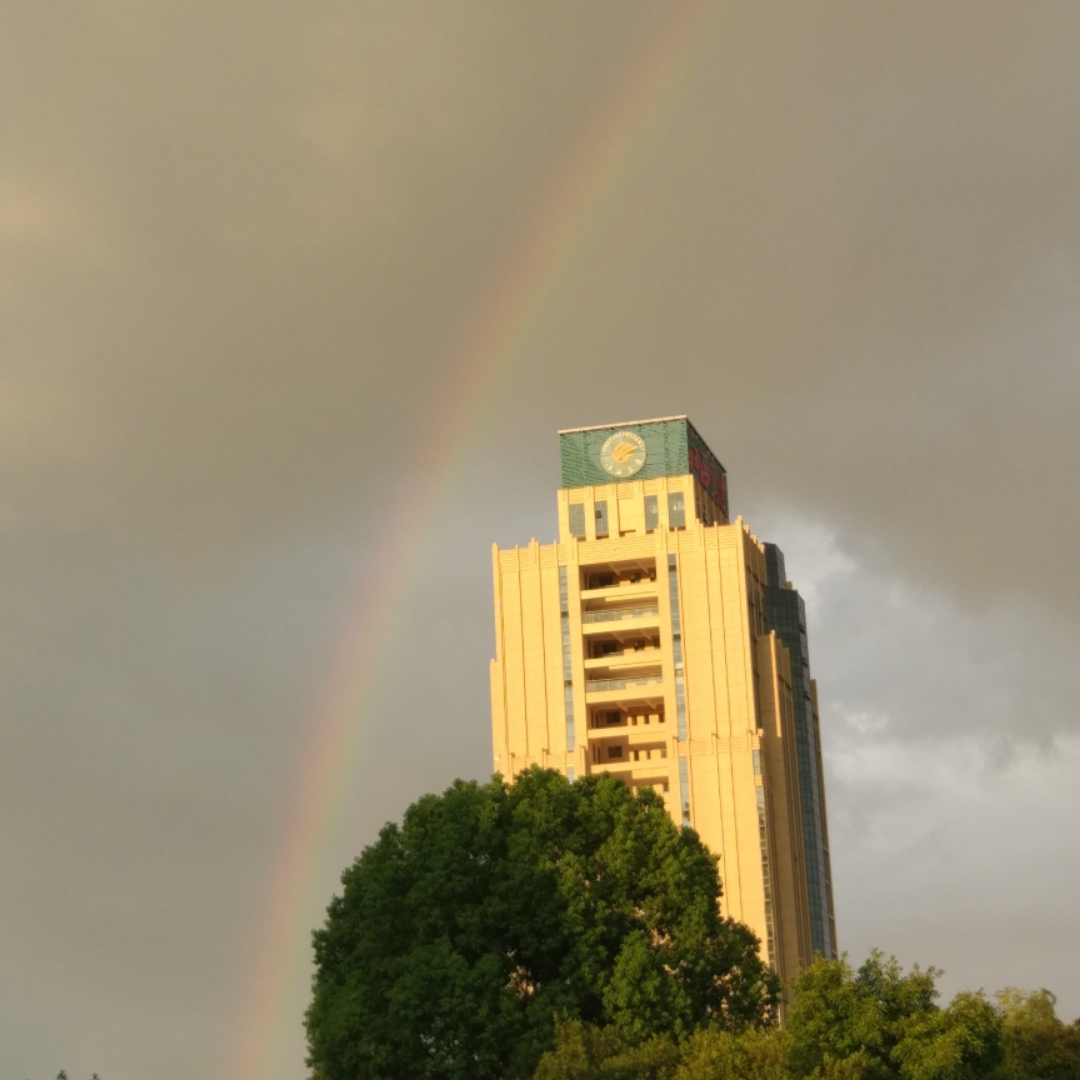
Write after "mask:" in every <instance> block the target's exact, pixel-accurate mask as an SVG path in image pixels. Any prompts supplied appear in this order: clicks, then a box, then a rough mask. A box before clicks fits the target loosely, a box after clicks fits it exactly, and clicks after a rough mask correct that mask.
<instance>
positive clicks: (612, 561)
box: [491, 416, 835, 978]
mask: <svg viewBox="0 0 1080 1080" xmlns="http://www.w3.org/2000/svg"><path fill="white" fill-rule="evenodd" d="M559 441H560V452H561V462H562V484H563V486H562V488H561V489H560V490H559V492H558V513H559V540H558V542H557V543H554V544H539V543H537V542H536V541H535V540H533V541H532V542H531V543H530V544H529V545H528V546H527V547H523V548H511V549H507V550H500V549H499V548H498V547H497V546H496V547H495V548H494V549H493V553H492V555H493V570H494V584H495V637H496V655H495V659H494V660H493V661H492V664H491V696H492V730H493V744H494V765H495V771H497V772H499V773H501V774H502V775H503V776H504V777H507V778H512V777H513V776H515V775H516V774H517V773H519V772H520V771H522V770H523V769H526V768H528V767H529V766H532V765H540V766H543V767H546V768H555V769H558V770H560V771H561V772H563V773H565V774H566V775H567V776H568V777H569V778H570V779H571V780H574V779H576V778H577V777H580V776H584V775H588V774H591V773H610V774H612V775H614V776H617V777H619V778H620V779H622V780H623V781H625V782H626V783H627V784H628V785H629V786H630V787H631V788H632V789H634V790H640V789H641V788H643V787H649V788H651V789H653V790H654V791H655V792H657V793H658V794H659V795H660V796H661V797H662V798H663V800H664V804H665V806H666V808H667V811H668V813H669V814H670V815H671V817H672V818H673V820H674V821H676V822H677V823H679V824H681V825H685V826H688V827H692V828H694V829H695V830H697V832H698V833H699V834H700V836H701V838H702V839H703V840H704V842H705V843H706V844H707V845H708V847H709V848H710V850H712V851H713V853H714V854H716V855H717V856H718V857H719V860H720V875H721V878H722V880H723V886H724V895H723V899H722V901H721V903H722V909H723V913H724V914H725V915H729V916H731V917H732V918H735V919H738V920H740V921H742V922H745V923H747V924H748V925H749V926H750V927H752V928H753V930H754V931H755V932H756V933H757V935H758V937H759V938H760V939H761V943H762V950H763V953H764V954H765V956H766V958H767V959H768V960H769V962H770V963H771V964H772V965H773V966H774V968H775V969H776V970H777V971H778V972H779V973H780V974H781V975H782V976H783V977H785V978H790V977H791V976H793V975H795V974H796V973H797V972H798V971H799V970H800V969H801V968H802V967H803V966H804V965H805V964H807V963H808V962H809V960H810V958H811V956H812V953H813V952H814V951H819V952H821V953H823V954H824V955H826V956H833V955H835V921H834V917H833V910H832V888H831V880H830V871H829V856H828V831H827V826H826V820H825V797H824V783H823V775H822V771H821V755H820V733H819V725H818V718H817V707H816V688H815V686H814V683H813V681H812V680H811V679H810V677H809V658H808V652H807V647H806V636H805V625H806V624H805V613H804V609H803V605H802V601H801V599H800V598H799V596H798V593H796V592H795V591H794V589H792V588H791V587H790V585H789V583H787V582H786V580H784V568H783V556H782V554H781V553H780V552H779V550H778V549H777V548H775V546H773V545H765V544H762V543H760V542H759V541H758V539H757V537H755V536H753V535H752V534H751V533H750V531H749V529H748V528H747V527H746V526H745V525H744V524H743V522H742V520H741V519H736V520H735V521H734V522H733V523H729V520H728V509H727V487H726V475H725V472H724V469H723V467H722V466H721V465H720V463H719V461H717V459H716V457H715V455H714V454H713V453H712V451H711V450H710V449H709V448H708V446H707V445H706V444H705V442H704V441H703V440H702V439H701V437H700V436H699V435H698V433H697V431H696V430H695V429H694V427H693V425H691V424H690V423H689V421H688V420H687V419H686V417H682V416H680V417H666V418H663V419H658V420H646V421H638V422H634V423H626V424H618V425H607V426H602V427H594V428H579V429H575V430H571V431H562V432H560V433H559Z"/></svg>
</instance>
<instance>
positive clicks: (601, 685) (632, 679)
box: [585, 674, 664, 694]
mask: <svg viewBox="0 0 1080 1080" xmlns="http://www.w3.org/2000/svg"><path fill="white" fill-rule="evenodd" d="M663 681H664V678H663V676H662V675H660V674H655V675H628V676H626V677H625V678H622V679H588V680H586V682H585V693H586V694H590V693H592V692H593V691H599V690H625V689H626V688H627V687H630V686H653V685H657V686H658V685H660V684H661V683H662V682H663Z"/></svg>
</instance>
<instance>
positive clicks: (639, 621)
mask: <svg viewBox="0 0 1080 1080" xmlns="http://www.w3.org/2000/svg"><path fill="white" fill-rule="evenodd" d="M581 623H582V631H583V632H584V633H586V634H588V633H590V632H592V633H602V632H604V631H606V630H610V629H612V627H613V625H617V626H618V627H619V629H620V630H622V629H626V630H631V629H633V630H637V629H644V628H646V627H652V626H656V627H659V625H660V608H659V607H658V606H657V605H656V604H653V605H651V606H649V607H645V606H642V607H619V608H611V609H606V608H601V609H599V610H594V611H583V612H582V613H581Z"/></svg>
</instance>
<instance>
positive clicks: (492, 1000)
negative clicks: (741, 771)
mask: <svg viewBox="0 0 1080 1080" xmlns="http://www.w3.org/2000/svg"><path fill="white" fill-rule="evenodd" d="M716 867H717V864H716V859H715V858H714V857H713V856H712V855H710V854H709V852H708V851H707V850H706V849H705V847H704V846H703V845H702V843H701V841H700V840H699V839H698V837H697V834H696V833H694V832H693V831H691V830H688V829H679V828H677V827H676V826H675V825H674V824H672V822H671V820H670V819H669V818H668V816H667V814H666V813H665V811H664V808H663V805H662V803H661V802H660V800H659V798H658V797H657V796H655V795H654V794H653V793H652V792H649V791H645V792H642V793H641V794H640V795H638V796H636V797H635V795H634V794H633V793H632V792H631V791H630V790H629V789H628V788H627V787H626V786H625V785H624V784H623V783H621V782H620V781H618V780H615V779H612V778H610V777H586V778H584V779H582V780H581V781H579V782H578V783H576V784H570V783H568V782H567V780H566V779H565V778H564V777H562V776H560V775H559V774H558V773H555V772H551V771H542V770H539V769H533V770H530V771H528V772H526V773H523V774H522V775H521V776H519V777H518V779H517V781H516V782H515V783H514V784H513V785H509V786H508V785H507V784H505V783H503V781H502V780H501V779H500V778H498V777H496V778H495V779H494V780H492V782H491V783H489V784H486V785H482V786H481V785H478V784H475V783H464V782H461V781H459V782H457V783H455V784H454V785H453V786H452V787H451V788H449V789H448V790H447V791H446V792H445V793H444V794H443V795H441V796H427V797H425V798H423V799H421V800H420V801H419V802H417V803H415V804H414V805H413V806H411V807H410V808H409V809H408V811H406V814H405V819H404V822H403V824H402V825H401V826H398V825H395V824H390V825H387V826H386V827H385V828H384V829H383V830H382V832H381V833H380V836H379V839H378V841H377V842H376V843H375V844H373V845H372V846H371V847H369V848H367V849H366V850H365V851H364V852H363V853H362V854H361V856H360V858H359V859H358V860H357V861H356V863H354V864H353V866H352V867H350V868H349V869H348V870H347V871H346V872H345V874H344V876H343V877H342V882H343V884H344V891H343V893H342V895H341V896H339V897H335V898H334V900H333V901H332V903H331V904H330V908H329V911H328V917H327V920H326V924H325V926H324V927H323V928H322V929H321V930H318V931H317V932H316V933H315V936H314V941H315V959H316V975H315V979H314V997H313V1000H312V1003H311V1006H310V1007H309V1009H308V1012H307V1032H308V1044H309V1049H310V1057H309V1064H310V1065H311V1066H312V1068H313V1070H314V1075H315V1077H316V1078H317V1080H384V1078H385V1080H397V1078H399V1077H403V1076H408V1077H410V1078H413V1077H415V1078H417V1080H420V1078H424V1077H430V1078H432V1080H435V1078H438V1080H486V1078H491V1080H503V1078H516V1077H528V1076H530V1075H531V1074H532V1072H533V1070H534V1069H535V1067H536V1065H537V1063H538V1061H539V1059H540V1057H541V1055H542V1054H543V1053H544V1051H545V1050H547V1049H549V1048H550V1047H551V1046H552V1045H553V1033H554V1022H555V1019H556V1018H557V1017H565V1018H566V1019H568V1020H574V1019H580V1020H582V1021H585V1022H587V1023H589V1024H593V1025H598V1026H610V1027H611V1028H612V1029H613V1030H614V1031H615V1032H616V1033H617V1035H618V1037H619V1038H620V1039H622V1040H623V1042H624V1043H625V1044H626V1045H628V1046H634V1045H639V1044H643V1043H645V1042H647V1041H648V1040H649V1039H650V1038H651V1037H652V1036H656V1035H663V1034H669V1035H671V1036H673V1037H674V1038H676V1039H681V1038H684V1037H685V1036H687V1035H688V1034H690V1033H691V1032H692V1031H693V1030H695V1029H696V1028H698V1027H700V1026H703V1025H705V1024H707V1023H710V1022H711V1023H714V1024H716V1025H719V1026H722V1027H725V1028H730V1029H741V1028H742V1027H744V1026H746V1025H758V1024H764V1023H767V1022H769V1021H770V1020H771V1018H772V1016H773V1015H774V1010H775V1008H776V1000H777V989H778V988H777V984H776V979H775V977H774V976H773V975H772V974H771V973H770V972H769V970H768V969H767V968H766V966H765V965H764V964H763V963H762V961H761V960H760V958H759V956H758V942H757V939H756V938H755V936H754V934H753V933H752V932H751V931H750V930H749V929H748V928H747V927H745V926H742V925H740V924H738V923H734V922H732V921H730V920H726V919H722V918H721V917H720V914H719V909H718V900H719V896H720V883H719V880H718V877H717V869H716Z"/></svg>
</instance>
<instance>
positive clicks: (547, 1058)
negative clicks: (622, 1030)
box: [533, 1020, 681, 1080]
mask: <svg viewBox="0 0 1080 1080" xmlns="http://www.w3.org/2000/svg"><path fill="white" fill-rule="evenodd" d="M680 1056H681V1054H680V1048H679V1047H678V1046H677V1045H676V1043H675V1042H674V1040H673V1039H672V1038H671V1036H670V1035H654V1036H652V1038H650V1039H647V1040H646V1041H645V1042H644V1043H641V1044H639V1045H637V1046H629V1045H627V1042H626V1039H625V1038H624V1037H623V1036H622V1035H620V1034H619V1032H618V1031H616V1030H615V1028H614V1027H602V1028H601V1027H594V1026H593V1025H591V1024H583V1023H582V1022H581V1021H580V1020H570V1021H563V1022H560V1023H557V1024H556V1025H555V1047H554V1049H552V1050H549V1051H548V1052H547V1053H546V1054H544V1056H543V1057H542V1058H541V1059H540V1064H539V1065H538V1066H537V1069H536V1072H535V1073H534V1075H533V1080H671V1078H672V1077H673V1075H674V1073H675V1069H676V1068H677V1066H678V1064H679V1060H680Z"/></svg>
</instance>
